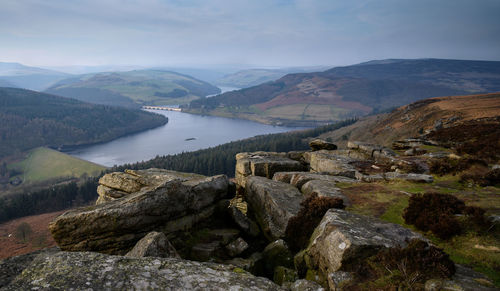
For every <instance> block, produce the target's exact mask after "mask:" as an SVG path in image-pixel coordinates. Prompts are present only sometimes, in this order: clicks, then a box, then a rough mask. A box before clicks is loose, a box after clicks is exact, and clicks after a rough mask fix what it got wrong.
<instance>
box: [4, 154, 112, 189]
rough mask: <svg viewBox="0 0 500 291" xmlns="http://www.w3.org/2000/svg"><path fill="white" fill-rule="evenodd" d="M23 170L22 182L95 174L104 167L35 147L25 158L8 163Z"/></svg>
mask: <svg viewBox="0 0 500 291" xmlns="http://www.w3.org/2000/svg"><path fill="white" fill-rule="evenodd" d="M10 167H11V168H15V169H18V170H20V171H22V172H23V174H22V175H20V176H21V178H23V180H24V182H28V183H29V182H39V181H43V180H48V179H53V178H60V177H77V178H78V177H81V176H82V175H84V174H86V175H88V176H96V175H98V174H99V173H100V172H101V171H103V170H105V169H106V168H105V167H103V166H101V165H97V164H94V163H91V162H87V161H84V160H81V159H78V158H75V157H72V156H70V155H67V154H64V153H61V152H58V151H55V150H51V149H48V148H42V147H40V148H36V149H33V150H32V151H30V152H29V154H28V155H27V156H26V158H25V159H24V160H23V161H21V162H18V163H14V164H12V165H10Z"/></svg>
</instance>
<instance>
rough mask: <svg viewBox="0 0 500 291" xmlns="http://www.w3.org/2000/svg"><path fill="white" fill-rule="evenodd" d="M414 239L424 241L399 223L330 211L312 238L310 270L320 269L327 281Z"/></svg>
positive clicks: (309, 253) (308, 263) (308, 252)
mask: <svg viewBox="0 0 500 291" xmlns="http://www.w3.org/2000/svg"><path fill="white" fill-rule="evenodd" d="M414 238H418V239H422V237H421V236H420V235H419V234H417V233H414V232H412V231H411V230H409V229H406V228H404V227H402V226H400V225H397V224H393V223H387V222H382V221H380V220H378V219H375V218H371V217H368V216H363V215H357V214H354V213H350V212H348V211H344V210H339V209H330V210H328V211H327V213H326V214H325V216H324V217H323V219H322V220H321V222H320V224H319V225H318V227H317V228H316V229H315V230H314V233H313V235H312V236H311V242H310V244H309V246H308V248H307V250H306V251H305V256H307V257H308V258H307V259H306V260H305V261H306V263H307V266H308V268H309V269H313V270H319V272H320V273H321V274H322V275H323V278H328V274H329V273H332V272H336V271H342V270H343V268H344V267H346V266H349V265H350V264H355V263H356V262H358V261H360V260H362V259H364V258H366V257H368V256H371V255H373V254H375V253H376V252H378V251H379V250H380V249H381V248H389V247H395V246H398V245H399V246H402V247H405V246H406V242H407V241H409V240H411V239H414ZM333 287H334V286H330V288H332V289H333Z"/></svg>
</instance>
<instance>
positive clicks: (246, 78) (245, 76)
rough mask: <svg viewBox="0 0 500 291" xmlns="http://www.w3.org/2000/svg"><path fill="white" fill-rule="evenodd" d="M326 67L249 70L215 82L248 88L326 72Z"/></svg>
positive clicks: (221, 84)
mask: <svg viewBox="0 0 500 291" xmlns="http://www.w3.org/2000/svg"><path fill="white" fill-rule="evenodd" d="M324 69H326V67H310V68H309V67H304V68H302V67H297V68H284V69H248V70H241V71H238V72H236V73H233V74H228V75H225V76H224V77H222V78H220V79H218V80H215V83H216V84H217V85H220V86H228V87H236V88H248V87H252V86H257V85H260V84H263V83H266V82H270V81H274V80H277V79H279V78H281V77H283V76H285V75H287V74H292V73H307V72H315V71H320V70H324Z"/></svg>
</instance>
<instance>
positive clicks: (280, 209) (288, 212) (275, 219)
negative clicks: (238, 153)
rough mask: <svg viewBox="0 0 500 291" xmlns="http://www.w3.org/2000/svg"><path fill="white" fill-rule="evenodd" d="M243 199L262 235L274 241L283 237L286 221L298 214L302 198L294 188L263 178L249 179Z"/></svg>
mask: <svg viewBox="0 0 500 291" xmlns="http://www.w3.org/2000/svg"><path fill="white" fill-rule="evenodd" d="M245 198H246V200H247V201H248V203H249V204H250V206H251V208H252V209H253V211H254V214H255V217H256V218H257V222H258V223H259V225H260V227H261V229H262V231H263V232H264V235H265V236H266V237H267V238H268V239H270V240H275V239H278V238H282V237H284V235H285V230H286V226H287V225H288V220H290V218H292V217H293V216H294V215H296V214H297V213H298V212H299V209H300V203H301V202H302V200H303V199H304V196H303V195H302V193H300V191H299V190H298V189H297V188H295V187H294V186H292V185H290V184H287V183H283V182H278V181H273V180H269V179H267V178H264V177H254V176H252V177H249V178H248V179H247V182H246V193H245Z"/></svg>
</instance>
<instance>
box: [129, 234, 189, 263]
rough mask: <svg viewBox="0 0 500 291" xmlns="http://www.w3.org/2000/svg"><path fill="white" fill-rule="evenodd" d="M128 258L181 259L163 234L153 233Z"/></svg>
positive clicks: (139, 243) (136, 246)
mask: <svg viewBox="0 0 500 291" xmlns="http://www.w3.org/2000/svg"><path fill="white" fill-rule="evenodd" d="M125 256H127V257H136V258H140V257H159V258H179V259H180V256H179V254H178V253H177V251H176V250H175V248H174V247H173V246H172V244H171V243H170V242H169V241H168V239H167V237H166V236H165V234H163V233H162V232H156V231H152V232H150V233H148V234H147V235H146V236H145V237H143V238H142V239H141V240H140V241H138V242H137V244H136V245H135V246H134V248H133V249H132V250H131V251H130V252H128V253H127V254H126V255H125Z"/></svg>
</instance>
